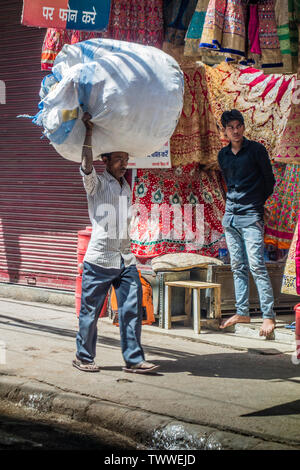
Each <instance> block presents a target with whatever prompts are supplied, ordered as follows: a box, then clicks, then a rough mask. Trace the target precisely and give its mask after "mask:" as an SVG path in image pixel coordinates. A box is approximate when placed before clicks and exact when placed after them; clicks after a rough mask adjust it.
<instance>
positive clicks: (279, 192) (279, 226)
mask: <svg viewBox="0 0 300 470" xmlns="http://www.w3.org/2000/svg"><path fill="white" fill-rule="evenodd" d="M273 168H274V167H273ZM277 168H278V167H277ZM278 170H279V171H278V172H277V175H276V176H277V177H276V185H275V188H274V192H273V194H272V196H271V197H270V198H269V199H268V200H267V202H266V208H267V209H268V210H269V211H270V217H269V219H268V221H267V223H266V226H265V243H266V244H270V245H273V246H275V247H276V248H278V249H288V248H289V247H290V245H291V242H292V238H293V235H294V231H295V226H296V223H297V215H298V212H299V209H300V205H299V203H300V166H299V165H291V164H289V165H286V166H285V165H282V166H281V167H279V168H278ZM279 172H280V174H279ZM274 173H275V174H276V170H275V171H274Z"/></svg>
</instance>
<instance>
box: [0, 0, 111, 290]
mask: <svg viewBox="0 0 300 470" xmlns="http://www.w3.org/2000/svg"><path fill="white" fill-rule="evenodd" d="M21 13H22V1H16V0H13V1H11V0H2V1H1V5H0V50H1V54H0V80H2V81H4V82H5V85H6V104H0V165H1V167H0V282H11V283H14V284H23V285H24V284H26V285H28V284H32V285H36V286H41V287H42V286H43V287H53V288H59V289H67V290H75V278H76V274H77V261H76V260H77V256H76V249H77V232H78V230H82V229H83V228H85V226H86V225H89V224H90V221H89V219H88V211H87V202H86V194H85V191H84V189H83V186H82V180H81V177H80V174H79V165H78V164H77V163H74V162H69V161H67V160H65V159H63V158H62V157H60V156H59V155H58V154H57V153H56V152H55V150H54V149H53V148H52V147H51V145H49V142H48V140H47V139H46V138H44V139H41V135H42V131H41V128H38V127H36V126H34V125H33V124H32V122H31V120H29V119H23V118H21V119H18V118H17V117H16V116H17V115H20V114H30V115H34V114H36V112H37V105H38V102H39V89H40V84H41V81H42V79H43V77H44V76H45V72H41V63H40V59H41V49H42V43H43V39H44V35H45V31H46V30H45V29H38V28H28V27H26V26H22V25H21V24H20V21H21ZM102 167H103V165H102V164H101V163H100V162H99V165H96V168H97V171H99V170H100V169H102Z"/></svg>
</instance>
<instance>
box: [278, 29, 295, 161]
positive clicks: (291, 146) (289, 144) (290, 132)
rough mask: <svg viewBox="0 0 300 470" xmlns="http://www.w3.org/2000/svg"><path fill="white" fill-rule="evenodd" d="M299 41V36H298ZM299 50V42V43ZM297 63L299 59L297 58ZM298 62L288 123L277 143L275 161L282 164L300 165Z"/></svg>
mask: <svg viewBox="0 0 300 470" xmlns="http://www.w3.org/2000/svg"><path fill="white" fill-rule="evenodd" d="M299 39H300V35H299ZM299 49H300V42H299ZM298 61H299V57H298ZM299 79H300V61H299V65H298V72H297V86H296V90H295V93H294V94H293V95H292V106H291V110H290V114H289V118H288V122H287V125H286V128H285V130H284V133H283V135H282V137H281V139H280V141H279V146H278V152H277V155H276V156H275V160H276V161H278V162H282V163H296V164H298V165H299V164H300V93H299V85H298V83H299Z"/></svg>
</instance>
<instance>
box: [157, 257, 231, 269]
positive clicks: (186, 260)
mask: <svg viewBox="0 0 300 470" xmlns="http://www.w3.org/2000/svg"><path fill="white" fill-rule="evenodd" d="M151 264H152V269H153V271H154V272H158V271H184V270H186V269H192V268H196V267H201V266H207V265H209V264H217V265H218V266H222V265H223V264H224V263H223V262H222V261H221V260H219V259H217V258H211V257H210V256H202V255H198V254H196V253H171V254H169V255H162V256H158V257H157V258H153V260H152V262H151Z"/></svg>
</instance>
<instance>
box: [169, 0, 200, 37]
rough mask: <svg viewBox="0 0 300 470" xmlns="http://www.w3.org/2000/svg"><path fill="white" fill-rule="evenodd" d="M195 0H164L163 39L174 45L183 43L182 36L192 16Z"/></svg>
mask: <svg viewBox="0 0 300 470" xmlns="http://www.w3.org/2000/svg"><path fill="white" fill-rule="evenodd" d="M196 4H197V0H165V1H164V24H165V41H167V42H170V43H172V44H174V45H176V46H183V45H184V37H185V34H186V31H187V29H188V26H189V23H190V21H191V18H192V16H193V13H194V11H195V8H196Z"/></svg>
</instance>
